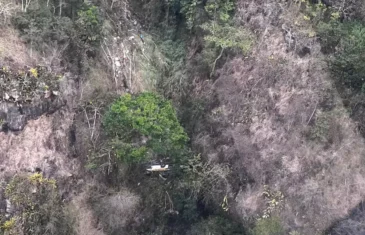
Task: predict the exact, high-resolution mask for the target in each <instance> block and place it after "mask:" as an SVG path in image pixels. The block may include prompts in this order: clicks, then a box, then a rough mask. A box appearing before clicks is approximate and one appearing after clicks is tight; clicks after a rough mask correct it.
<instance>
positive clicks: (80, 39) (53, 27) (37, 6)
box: [12, 1, 103, 57]
mask: <svg viewBox="0 0 365 235" xmlns="http://www.w3.org/2000/svg"><path fill="white" fill-rule="evenodd" d="M54 9H55V6H54V5H53V3H52V1H48V2H43V1H39V2H30V5H29V7H28V8H27V11H25V12H23V13H19V14H16V15H14V17H13V19H12V20H13V23H14V25H15V26H16V27H17V28H18V29H19V31H20V33H21V35H22V37H23V39H24V40H25V41H26V42H27V43H29V44H30V47H31V49H32V50H37V51H39V52H41V53H50V51H52V50H54V48H57V49H59V50H63V51H65V52H67V53H68V54H71V55H75V56H76V55H78V54H80V53H81V52H83V51H86V50H95V49H96V48H98V46H99V42H100V39H101V36H102V24H103V19H102V17H101V15H100V14H99V11H98V8H97V7H96V6H93V5H87V4H84V3H81V1H75V2H73V3H72V4H68V5H67V7H66V9H64V10H63V11H61V9H62V8H61V9H60V12H58V14H56V13H55V12H54ZM74 12H77V15H76V14H74ZM66 49H67V50H66ZM68 49H69V50H68ZM65 57H66V56H65Z"/></svg>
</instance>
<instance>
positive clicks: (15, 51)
mask: <svg viewBox="0 0 365 235" xmlns="http://www.w3.org/2000/svg"><path fill="white" fill-rule="evenodd" d="M37 58H39V56H38V55H37V54H36V53H35V52H33V58H31V57H30V55H29V49H28V48H27V47H26V45H25V44H24V42H22V41H21V40H20V38H19V36H18V32H17V31H16V30H15V29H13V28H10V27H3V28H2V29H1V34H0V63H2V64H4V65H7V64H11V65H13V66H15V65H16V66H19V67H24V66H32V65H34V64H35V62H36V61H38V60H37Z"/></svg>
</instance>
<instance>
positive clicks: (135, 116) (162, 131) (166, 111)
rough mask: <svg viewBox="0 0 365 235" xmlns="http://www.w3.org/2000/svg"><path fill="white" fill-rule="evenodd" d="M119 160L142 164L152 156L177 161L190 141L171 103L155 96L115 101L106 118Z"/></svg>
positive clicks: (152, 94)
mask: <svg viewBox="0 0 365 235" xmlns="http://www.w3.org/2000/svg"><path fill="white" fill-rule="evenodd" d="M104 126H105V130H106V131H107V133H108V134H109V135H110V136H111V137H112V138H114V143H117V144H114V146H113V147H114V148H115V150H116V155H117V156H118V158H119V159H121V160H123V161H125V162H127V163H135V162H140V161H143V160H145V159H146V157H147V152H148V153H150V154H151V156H161V157H168V156H171V157H173V158H177V157H178V156H180V155H181V151H183V149H184V148H185V145H186V143H187V140H188V137H187V135H186V133H185V131H184V129H183V128H182V127H181V125H180V123H179V122H178V120H177V117H176V113H175V110H174V108H173V107H172V105H171V103H170V102H169V101H166V100H165V99H163V98H162V97H160V96H158V95H156V94H154V93H149V92H146V93H142V94H140V95H138V96H131V95H129V94H127V95H124V96H122V97H120V98H119V99H118V100H117V101H115V102H114V103H113V104H112V105H111V107H110V109H109V111H108V112H107V113H106V114H105V117H104Z"/></svg>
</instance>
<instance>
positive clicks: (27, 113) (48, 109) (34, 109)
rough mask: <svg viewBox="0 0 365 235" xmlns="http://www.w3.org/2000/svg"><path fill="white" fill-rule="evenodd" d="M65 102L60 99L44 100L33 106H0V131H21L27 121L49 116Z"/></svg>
mask: <svg viewBox="0 0 365 235" xmlns="http://www.w3.org/2000/svg"><path fill="white" fill-rule="evenodd" d="M65 104H66V102H65V101H64V100H62V99H60V98H54V99H46V100H43V101H40V102H37V103H34V104H26V105H16V104H13V103H1V104H0V123H1V129H0V131H21V130H23V129H24V127H25V125H26V123H27V121H28V120H34V119H37V118H38V117H40V116H42V115H43V114H51V113H54V112H55V111H57V110H58V109H60V108H61V107H62V106H64V105H65Z"/></svg>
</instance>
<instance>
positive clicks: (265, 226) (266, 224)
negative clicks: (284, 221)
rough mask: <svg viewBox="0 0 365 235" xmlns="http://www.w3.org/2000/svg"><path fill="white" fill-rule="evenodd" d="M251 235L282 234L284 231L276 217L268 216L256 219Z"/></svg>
mask: <svg viewBox="0 0 365 235" xmlns="http://www.w3.org/2000/svg"><path fill="white" fill-rule="evenodd" d="M251 233H252V235H284V234H285V231H284V229H283V227H282V225H281V222H280V219H279V218H278V217H270V218H266V219H261V220H259V221H257V223H256V225H255V228H254V229H253V230H252V232H251Z"/></svg>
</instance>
